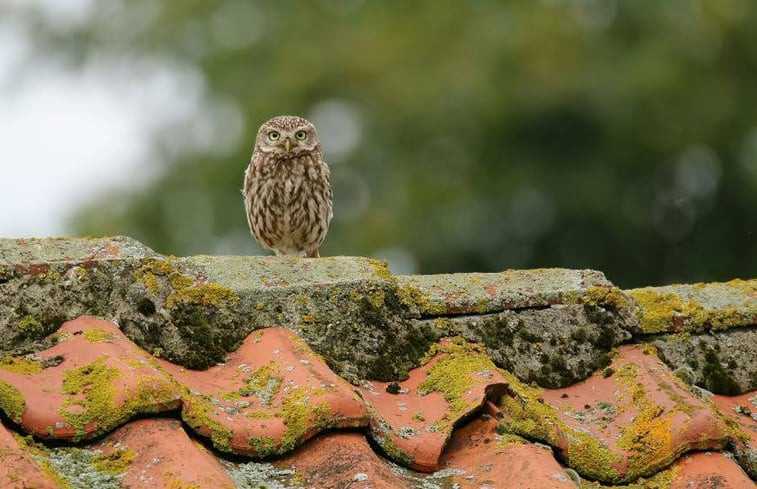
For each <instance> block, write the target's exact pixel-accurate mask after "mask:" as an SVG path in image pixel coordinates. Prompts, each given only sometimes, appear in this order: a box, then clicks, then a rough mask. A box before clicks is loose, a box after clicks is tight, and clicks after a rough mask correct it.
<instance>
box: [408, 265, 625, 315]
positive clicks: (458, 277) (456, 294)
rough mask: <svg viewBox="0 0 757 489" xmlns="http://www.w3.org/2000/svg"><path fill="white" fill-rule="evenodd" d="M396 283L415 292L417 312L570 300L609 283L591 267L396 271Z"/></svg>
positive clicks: (468, 310)
mask: <svg viewBox="0 0 757 489" xmlns="http://www.w3.org/2000/svg"><path fill="white" fill-rule="evenodd" d="M397 282H398V283H399V285H400V287H404V288H406V289H409V290H411V291H413V292H415V293H417V294H419V295H420V296H421V297H422V298H423V300H420V301H416V304H415V305H416V307H417V309H418V312H419V313H420V314H421V315H422V316H426V317H428V316H448V315H454V314H485V313H488V312H499V311H504V310H508V309H526V308H534V307H546V306H551V305H554V304H563V303H565V302H572V301H574V300H576V299H577V298H579V297H581V296H583V295H585V294H586V292H587V290H588V289H589V288H593V287H600V288H611V287H612V286H613V285H612V283H610V282H609V281H608V280H607V279H606V278H605V276H604V275H603V274H602V273H601V272H597V271H594V270H565V269H562V268H544V269H537V270H508V271H506V272H502V273H466V274H439V275H400V276H398V277H397Z"/></svg>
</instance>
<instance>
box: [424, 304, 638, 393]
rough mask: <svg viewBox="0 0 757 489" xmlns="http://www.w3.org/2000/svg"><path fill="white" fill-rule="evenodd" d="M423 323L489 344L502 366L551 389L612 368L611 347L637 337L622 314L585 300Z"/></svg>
mask: <svg viewBox="0 0 757 489" xmlns="http://www.w3.org/2000/svg"><path fill="white" fill-rule="evenodd" d="M423 321H429V322H431V323H432V324H433V325H434V326H435V328H436V329H437V330H441V331H444V333H443V335H451V336H454V335H461V336H462V337H463V338H465V339H466V340H468V341H470V342H473V343H479V344H482V345H485V346H486V350H487V353H488V355H489V357H490V358H491V359H492V360H493V361H494V363H495V364H497V366H499V367H501V368H504V369H505V370H508V371H510V372H513V373H514V374H515V375H517V376H518V378H519V379H520V380H522V381H524V382H536V383H537V384H539V385H540V386H542V387H549V388H557V387H563V386H567V385H570V384H573V383H574V382H577V381H579V380H582V379H585V378H586V377H588V376H589V375H591V373H592V372H594V371H595V370H596V369H598V368H604V367H606V366H607V364H608V363H609V362H610V356H609V355H608V352H609V351H610V349H611V348H613V347H615V346H618V345H620V344H623V343H625V342H627V341H629V340H630V339H631V334H630V333H629V332H628V331H626V330H625V329H623V324H622V322H621V321H620V320H619V318H618V316H617V315H615V314H612V313H610V312H608V311H606V310H604V309H602V308H600V307H595V308H590V307H587V306H585V305H582V304H575V305H554V306H552V307H548V308H545V309H526V310H521V311H517V312H516V311H504V312H501V313H498V314H483V315H480V316H455V317H451V318H438V319H434V320H423Z"/></svg>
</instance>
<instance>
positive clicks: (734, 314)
mask: <svg viewBox="0 0 757 489" xmlns="http://www.w3.org/2000/svg"><path fill="white" fill-rule="evenodd" d="M755 324H757V280H734V281H731V282H728V283H722V284H693V285H675V286H669V287H657V288H644V289H635V290H626V291H623V290H620V289H619V288H617V287H615V286H614V285H613V284H612V283H610V282H609V281H608V280H607V279H606V278H605V277H604V275H602V274H601V273H599V272H596V271H591V270H565V269H544V270H511V271H506V272H503V273H497V274H451V275H431V276H393V275H391V274H390V273H389V272H388V270H387V268H386V266H385V265H384V264H383V263H381V262H377V261H374V260H369V259H366V258H359V257H358V258H352V257H333V258H321V259H297V258H285V257H282V258H278V257H209V256H204V257H203V256H200V257H187V258H172V257H163V256H161V255H158V254H156V253H154V252H153V251H151V250H149V249H148V248H146V247H144V246H143V245H141V244H139V243H138V242H135V241H133V240H131V239H129V238H122V237H116V238H101V239H68V238H65V239H40V240H0V350H2V355H0V410H2V412H3V413H4V415H3V417H2V418H1V419H0V422H1V423H0V482H1V484H0V486H2V487H4V488H5V487H9V488H22V487H40V488H46V487H76V488H78V487H82V488H84V487H86V488H90V487H97V488H100V487H102V488H109V487H167V488H205V487H209V488H210V487H212V488H227V487H228V488H234V487H238V488H253V487H254V488H257V487H271V488H278V487H283V488H288V487H303V488H304V487H316V488H332V487H333V488H342V487H350V488H368V487H371V488H382V487H386V488H402V487H407V488H447V487H460V488H468V487H470V488H474V487H475V488H486V487H490V488H510V487H512V488H547V489H549V488H571V487H577V486H580V487H588V488H595V487H624V488H650V489H651V488H663V487H672V488H687V487H712V488H715V487H718V488H748V487H755V483H754V480H755V479H756V478H757V328H755ZM750 477H751V479H750Z"/></svg>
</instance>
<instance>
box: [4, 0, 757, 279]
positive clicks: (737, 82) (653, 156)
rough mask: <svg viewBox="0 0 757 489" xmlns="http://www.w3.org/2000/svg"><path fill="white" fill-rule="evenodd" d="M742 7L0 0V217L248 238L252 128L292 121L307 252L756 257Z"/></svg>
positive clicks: (157, 243)
mask: <svg viewBox="0 0 757 489" xmlns="http://www.w3.org/2000/svg"><path fill="white" fill-rule="evenodd" d="M755 26H757V3H755V2H753V1H752V0H665V1H659V0H540V1H537V0H522V1H515V0H512V1H504V0H501V1H495V0H476V1H470V2H462V1H453V0H418V1H414V2H408V1H405V0H382V1H370V0H318V1H314V0H308V1H304V0H303V1H297V0H286V1H279V0H275V1H274V0H270V1H249V0H228V1H208V0H161V1H155V0H107V1H105V0H102V1H97V0H2V1H0V150H1V151H2V153H1V156H0V165H1V166H2V172H1V173H0V182H1V186H2V192H0V205H1V206H2V214H0V235H1V236H3V237H15V236H45V235H61V234H70V235H109V234H125V235H130V236H133V237H135V238H137V239H139V240H141V241H143V242H144V243H145V244H147V245H148V246H150V247H152V248H153V249H155V250H156V251H159V252H161V253H166V254H176V255H186V254H195V253H208V254H220V253H223V254H259V253H262V252H263V251H262V250H261V249H260V248H259V247H258V246H257V245H256V244H255V243H253V241H252V239H251V237H250V235H249V232H248V231H247V228H246V221H245V217H244V211H243V206H242V198H241V194H240V189H241V186H242V172H243V170H244V168H245V166H246V165H247V162H248V161H249V157H250V152H251V149H252V143H253V139H254V135H255V132H256V130H257V127H258V126H259V124H260V123H261V122H263V121H264V120H266V119H268V118H269V117H271V116H274V115H278V114H286V113H292V114H299V115H303V116H305V117H307V118H309V119H311V120H313V121H314V122H315V123H316V125H317V126H318V128H319V132H320V134H321V139H322V141H323V143H324V150H325V156H326V159H327V161H328V162H329V164H330V166H331V171H332V177H333V185H334V193H335V211H334V214H335V217H334V221H333V222H332V228H331V231H330V234H329V236H328V238H327V240H326V243H325V244H324V246H323V248H322V250H321V251H322V254H323V255H337V254H340V255H367V256H374V257H380V258H385V259H388V260H389V262H390V265H391V267H392V268H393V270H394V271H395V272H398V273H412V272H422V273H434V272H453V271H497V270H503V269H506V268H524V267H549V266H562V267H590V268H596V269H599V270H602V271H604V272H605V273H606V274H607V275H608V277H609V278H610V279H611V280H613V281H614V282H616V283H617V284H619V285H621V286H624V287H631V286H639V285H653V284H660V283H669V282H676V281H687V282H690V281H699V280H707V281H709V280H724V279H730V278H735V277H744V278H746V277H754V276H757V212H756V211H757V28H755Z"/></svg>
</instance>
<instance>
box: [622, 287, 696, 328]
mask: <svg viewBox="0 0 757 489" xmlns="http://www.w3.org/2000/svg"><path fill="white" fill-rule="evenodd" d="M628 294H629V295H630V296H631V297H632V298H633V299H634V300H635V301H636V302H637V303H638V304H639V306H640V310H639V311H638V312H637V315H638V317H639V325H640V327H641V330H642V331H643V332H645V333H662V332H665V331H669V330H670V329H671V328H672V326H673V322H674V318H675V317H677V316H681V315H682V314H683V310H684V303H683V301H682V300H681V297H680V296H678V294H672V293H661V292H657V291H655V290H653V289H650V288H647V289H636V290H631V291H628ZM693 308H694V304H693V303H692V304H691V305H690V306H689V307H687V308H686V309H688V310H691V309H693Z"/></svg>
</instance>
